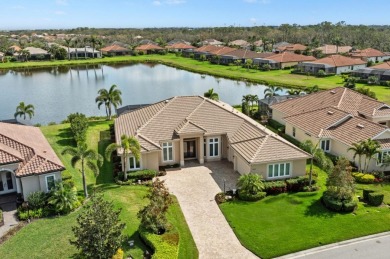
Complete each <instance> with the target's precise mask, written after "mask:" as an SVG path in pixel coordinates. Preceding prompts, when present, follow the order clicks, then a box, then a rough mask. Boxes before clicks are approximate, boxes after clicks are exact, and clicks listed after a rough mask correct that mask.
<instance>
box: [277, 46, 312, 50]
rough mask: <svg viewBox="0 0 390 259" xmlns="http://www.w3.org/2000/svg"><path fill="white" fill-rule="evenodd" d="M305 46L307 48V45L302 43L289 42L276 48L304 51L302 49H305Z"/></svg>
mask: <svg viewBox="0 0 390 259" xmlns="http://www.w3.org/2000/svg"><path fill="white" fill-rule="evenodd" d="M306 48H307V46H305V45H302V44H290V45H286V46H280V47H278V48H277V50H279V51H296V50H300V51H304V50H306Z"/></svg>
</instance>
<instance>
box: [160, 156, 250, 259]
mask: <svg viewBox="0 0 390 259" xmlns="http://www.w3.org/2000/svg"><path fill="white" fill-rule="evenodd" d="M232 167H233V166H232V164H230V163H228V162H209V163H206V164H205V166H200V165H198V166H191V167H186V168H183V169H181V170H179V171H172V172H168V173H167V175H166V176H164V177H161V179H163V180H165V183H166V185H167V187H168V188H169V190H170V192H171V193H173V194H174V195H175V196H176V197H177V199H178V200H179V203H180V206H181V209H182V211H183V213H184V217H185V219H186V221H187V223H188V226H189V228H190V230H191V233H192V236H193V238H194V240H195V243H196V246H197V247H198V250H199V258H201V259H203V258H213V259H217V258H218V259H219V258H257V257H256V256H255V255H254V254H252V253H251V252H250V251H248V250H247V249H246V248H245V247H243V246H242V245H241V243H240V242H239V241H238V239H237V237H236V236H235V234H234V232H233V230H232V229H231V228H230V226H229V224H228V223H227V221H226V219H225V217H224V216H223V214H222V212H221V211H220V209H219V208H218V205H217V203H216V202H215V200H214V197H215V195H216V194H217V193H219V192H221V189H223V184H224V179H225V187H226V190H229V189H232V188H235V183H236V180H237V178H238V176H239V175H238V174H237V173H234V172H233V168H232Z"/></svg>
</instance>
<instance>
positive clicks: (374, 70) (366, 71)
mask: <svg viewBox="0 0 390 259" xmlns="http://www.w3.org/2000/svg"><path fill="white" fill-rule="evenodd" d="M352 75H353V76H355V77H359V78H361V79H368V78H369V77H370V76H375V77H377V78H378V79H379V80H380V81H390V62H384V63H382V64H379V65H376V66H372V67H366V68H362V69H359V70H356V71H354V72H352Z"/></svg>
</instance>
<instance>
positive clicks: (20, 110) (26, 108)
mask: <svg viewBox="0 0 390 259" xmlns="http://www.w3.org/2000/svg"><path fill="white" fill-rule="evenodd" d="M34 109H35V108H34V105H32V104H27V105H25V104H24V102H20V103H19V105H18V106H17V107H16V112H15V114H14V117H15V119H16V117H22V116H23V119H24V120H25V119H26V115H28V117H29V118H30V120H31V118H32V117H33V116H34Z"/></svg>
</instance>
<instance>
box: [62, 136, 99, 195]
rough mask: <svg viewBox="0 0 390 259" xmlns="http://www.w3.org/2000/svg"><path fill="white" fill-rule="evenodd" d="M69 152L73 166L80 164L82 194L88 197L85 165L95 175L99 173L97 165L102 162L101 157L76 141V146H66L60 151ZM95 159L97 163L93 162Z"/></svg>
mask: <svg viewBox="0 0 390 259" xmlns="http://www.w3.org/2000/svg"><path fill="white" fill-rule="evenodd" d="M65 154H69V155H71V156H72V160H71V161H70V162H71V164H72V166H73V167H76V166H77V164H80V165H81V169H80V173H81V174H82V176H83V188H84V196H85V197H88V191H87V182H86V180H85V167H87V168H89V169H90V170H91V171H92V172H93V173H94V174H95V175H96V176H97V175H98V174H99V167H100V166H102V164H103V157H102V156H101V155H100V154H98V153H96V152H95V150H92V149H88V146H87V144H85V143H82V142H80V143H77V148H73V147H68V148H66V149H64V150H63V151H62V155H65ZM95 161H97V165H96V164H95Z"/></svg>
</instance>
